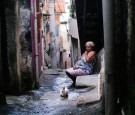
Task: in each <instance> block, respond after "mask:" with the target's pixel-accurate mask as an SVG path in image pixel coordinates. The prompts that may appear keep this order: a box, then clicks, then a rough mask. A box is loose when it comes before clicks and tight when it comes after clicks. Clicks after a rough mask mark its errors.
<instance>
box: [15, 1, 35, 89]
mask: <svg viewBox="0 0 135 115" xmlns="http://www.w3.org/2000/svg"><path fill="white" fill-rule="evenodd" d="M19 25H20V30H19V33H20V35H19V38H18V39H19V40H18V41H17V42H18V43H17V44H19V45H18V49H20V50H19V51H18V53H17V56H18V66H19V68H20V73H19V74H20V77H21V84H22V86H21V89H29V88H31V87H32V80H33V79H32V43H31V28H30V1H28V0H23V1H22V0H19Z"/></svg>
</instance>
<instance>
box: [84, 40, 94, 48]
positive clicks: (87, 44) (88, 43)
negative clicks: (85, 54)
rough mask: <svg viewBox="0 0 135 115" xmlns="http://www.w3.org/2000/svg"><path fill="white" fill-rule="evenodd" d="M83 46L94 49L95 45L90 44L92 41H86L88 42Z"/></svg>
mask: <svg viewBox="0 0 135 115" xmlns="http://www.w3.org/2000/svg"><path fill="white" fill-rule="evenodd" d="M85 46H92V47H94V46H95V43H94V42H92V41H88V42H86V44H85Z"/></svg>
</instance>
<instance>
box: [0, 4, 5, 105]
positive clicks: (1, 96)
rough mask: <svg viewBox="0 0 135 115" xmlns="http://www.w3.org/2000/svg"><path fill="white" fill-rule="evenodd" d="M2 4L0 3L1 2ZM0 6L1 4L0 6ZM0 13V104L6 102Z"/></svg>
mask: <svg viewBox="0 0 135 115" xmlns="http://www.w3.org/2000/svg"><path fill="white" fill-rule="evenodd" d="M1 4H2V3H1ZM0 7H1V6H0ZM1 17H2V15H1V13H0V105H5V104H6V98H5V95H4V93H3V75H2V64H1V63H2V57H1V27H2V26H1Z"/></svg>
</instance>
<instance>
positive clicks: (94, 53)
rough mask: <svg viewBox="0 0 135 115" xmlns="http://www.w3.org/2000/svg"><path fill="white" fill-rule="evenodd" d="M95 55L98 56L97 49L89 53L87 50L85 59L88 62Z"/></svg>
mask: <svg viewBox="0 0 135 115" xmlns="http://www.w3.org/2000/svg"><path fill="white" fill-rule="evenodd" d="M95 57H96V52H95V51H91V52H89V53H88V52H86V51H85V60H86V62H91V61H92V60H93V59H94V58H95Z"/></svg>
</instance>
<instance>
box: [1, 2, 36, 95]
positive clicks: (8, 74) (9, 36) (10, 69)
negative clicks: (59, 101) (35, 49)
mask: <svg viewBox="0 0 135 115" xmlns="http://www.w3.org/2000/svg"><path fill="white" fill-rule="evenodd" d="M3 4H4V5H5V7H4V10H3V15H4V16H5V19H4V20H3V22H2V23H3V28H2V31H3V33H2V37H3V39H2V41H1V42H2V46H1V47H2V62H4V63H2V68H3V71H2V72H3V76H4V77H3V84H4V91H5V92H6V93H8V94H15V95H16V94H19V93H20V92H22V91H23V90H25V89H30V88H32V80H33V79H32V66H31V63H32V62H31V60H32V59H31V53H32V50H31V36H30V34H31V32H30V1H27V0H23V1H21V0H20V1H19V0H5V1H4V2H3Z"/></svg>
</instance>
